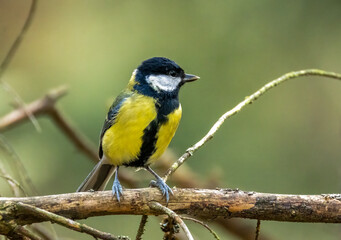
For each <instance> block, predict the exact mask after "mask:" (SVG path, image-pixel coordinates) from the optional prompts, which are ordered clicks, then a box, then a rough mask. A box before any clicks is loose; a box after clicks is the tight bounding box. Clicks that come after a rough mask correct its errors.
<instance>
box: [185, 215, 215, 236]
mask: <svg viewBox="0 0 341 240" xmlns="http://www.w3.org/2000/svg"><path fill="white" fill-rule="evenodd" d="M181 218H182V219H183V220H191V221H193V222H195V223H199V224H200V225H202V226H203V227H205V228H206V229H207V230H208V231H210V233H212V235H213V237H214V238H215V239H217V240H220V238H219V236H218V234H217V233H216V232H215V231H213V229H212V228H210V226H208V225H207V224H206V223H204V222H202V221H199V220H198V219H195V218H191V217H184V216H181Z"/></svg>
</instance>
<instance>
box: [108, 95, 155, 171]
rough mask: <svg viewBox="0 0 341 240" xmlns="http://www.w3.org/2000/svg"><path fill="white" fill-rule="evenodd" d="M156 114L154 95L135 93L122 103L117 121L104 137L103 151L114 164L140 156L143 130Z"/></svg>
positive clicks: (120, 163)
mask: <svg viewBox="0 0 341 240" xmlns="http://www.w3.org/2000/svg"><path fill="white" fill-rule="evenodd" d="M156 115H157V112H156V109H155V100H154V99H153V98H152V97H147V96H144V95H141V94H134V95H132V96H131V97H129V98H128V99H127V100H126V101H125V102H124V103H123V104H122V106H121V108H120V110H119V112H118V114H117V117H116V120H115V123H114V124H113V126H111V127H110V128H109V129H108V130H107V131H106V132H105V134H104V136H103V138H102V147H103V153H104V155H105V156H106V157H107V158H108V159H109V161H110V162H111V163H112V164H113V165H116V166H120V165H122V164H126V163H129V162H130V161H132V160H134V159H136V158H137V157H138V155H139V153H140V148H141V146H142V136H143V130H144V129H145V128H146V127H147V126H148V124H149V123H150V122H151V121H152V120H153V119H155V117H156Z"/></svg>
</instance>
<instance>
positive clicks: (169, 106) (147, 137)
mask: <svg viewBox="0 0 341 240" xmlns="http://www.w3.org/2000/svg"><path fill="white" fill-rule="evenodd" d="M167 100H168V101H167ZM167 100H163V101H162V102H161V103H159V104H156V105H155V107H156V110H157V116H156V118H155V119H154V120H153V121H151V122H150V124H149V125H148V126H147V127H146V128H145V129H144V131H143V136H142V146H141V149H140V154H139V156H138V157H137V158H136V159H134V160H133V161H131V162H129V163H127V164H124V165H125V166H131V167H144V166H145V164H146V162H147V161H148V159H149V158H150V156H151V155H153V153H154V152H155V151H156V142H157V133H158V131H159V129H160V127H161V126H162V125H163V124H165V123H167V121H168V114H170V113H171V112H173V111H174V110H175V109H177V108H178V107H179V100H178V99H167Z"/></svg>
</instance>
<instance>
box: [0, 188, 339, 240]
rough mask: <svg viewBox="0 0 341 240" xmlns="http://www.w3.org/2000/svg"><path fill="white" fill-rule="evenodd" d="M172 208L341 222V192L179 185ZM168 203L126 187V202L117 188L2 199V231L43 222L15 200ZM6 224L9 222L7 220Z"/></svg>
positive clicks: (94, 211)
mask: <svg viewBox="0 0 341 240" xmlns="http://www.w3.org/2000/svg"><path fill="white" fill-rule="evenodd" d="M173 191H174V196H172V197H171V199H170V201H169V203H168V205H167V207H168V208H169V209H171V210H173V211H174V212H176V213H177V214H187V215H191V216H197V217H201V218H208V219H213V218H216V217H225V218H233V217H239V218H251V219H261V220H274V221H290V222H325V223H341V196H340V195H336V194H333V195H283V194H267V193H255V192H243V191H239V190H231V189H217V190H210V189H174V190H173ZM151 201H159V202H161V203H163V204H165V201H164V200H163V199H162V197H161V194H160V192H159V190H157V189H151V188H144V189H126V190H124V195H123V197H122V199H121V202H120V203H118V202H117V200H116V199H113V196H112V193H111V191H105V192H87V193H70V194H61V195H51V196H41V197H27V198H0V234H1V233H4V232H6V229H8V227H6V226H5V225H6V223H8V222H9V221H11V220H12V221H13V220H14V221H15V223H16V224H20V225H22V224H29V223H33V222H40V221H43V219H42V218H40V217H39V216H34V215H32V214H29V213H26V212H24V211H21V210H20V208H18V207H17V206H16V204H15V203H18V202H21V203H25V204H29V205H32V206H35V207H38V208H41V209H44V210H47V211H49V212H52V213H56V214H59V215H62V216H65V217H68V218H72V219H84V218H88V217H92V216H103V215H116V214H130V215H132V214H133V215H143V214H144V215H157V214H158V213H157V212H155V211H153V210H151V209H150V208H149V206H148V204H149V203H150V202H151ZM4 224H5V225H4Z"/></svg>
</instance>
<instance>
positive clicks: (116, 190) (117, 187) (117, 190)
mask: <svg viewBox="0 0 341 240" xmlns="http://www.w3.org/2000/svg"><path fill="white" fill-rule="evenodd" d="M122 192H123V189H122V186H121V183H120V181H118V180H117V179H115V180H114V183H113V185H112V194H113V195H114V196H116V198H117V201H120V196H122Z"/></svg>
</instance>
